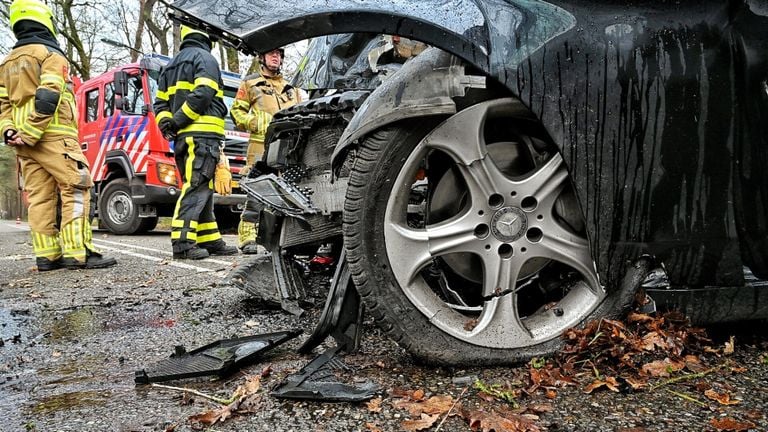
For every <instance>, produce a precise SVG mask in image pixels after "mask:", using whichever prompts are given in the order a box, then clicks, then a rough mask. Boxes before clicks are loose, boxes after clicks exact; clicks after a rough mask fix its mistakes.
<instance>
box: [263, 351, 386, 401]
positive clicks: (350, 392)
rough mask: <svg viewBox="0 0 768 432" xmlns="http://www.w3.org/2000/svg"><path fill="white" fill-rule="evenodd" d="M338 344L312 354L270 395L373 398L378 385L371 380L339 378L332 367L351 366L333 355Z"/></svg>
mask: <svg viewBox="0 0 768 432" xmlns="http://www.w3.org/2000/svg"><path fill="white" fill-rule="evenodd" d="M341 350H342V347H341V346H337V347H334V348H330V349H328V350H326V351H325V352H323V353H322V354H320V355H318V356H317V357H315V358H314V359H313V360H312V361H311V362H309V364H307V365H306V366H304V367H303V368H301V370H300V371H299V372H298V373H295V374H293V375H289V376H288V377H286V378H285V380H283V382H282V383H280V385H279V386H278V387H277V388H275V390H273V391H272V393H271V395H272V396H274V397H278V398H284V399H309V400H316V401H326V402H360V401H365V400H368V399H371V398H373V397H374V396H375V395H376V392H378V391H379V390H380V389H381V387H380V386H379V385H377V384H375V383H372V382H370V381H366V382H364V383H361V384H357V385H352V384H345V383H343V382H341V381H339V380H338V379H337V378H336V376H335V375H334V373H333V371H334V370H344V371H350V370H352V369H351V368H350V367H349V366H348V365H347V364H346V363H344V362H343V361H342V360H340V359H338V358H337V357H336V355H337V354H338V353H339V352H340V351H341Z"/></svg>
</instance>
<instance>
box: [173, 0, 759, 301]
mask: <svg viewBox="0 0 768 432" xmlns="http://www.w3.org/2000/svg"><path fill="white" fill-rule="evenodd" d="M174 7H175V8H177V9H179V10H180V11H181V12H182V15H183V17H182V20H186V21H187V22H190V23H193V24H195V23H196V24H197V25H202V26H203V27H206V28H207V29H209V31H211V32H213V33H222V31H223V32H226V33H228V34H229V36H230V39H231V40H233V41H236V42H239V43H240V45H241V48H244V49H250V50H251V51H252V52H254V51H263V50H266V49H270V48H274V47H276V46H280V45H284V44H286V43H288V42H293V41H297V40H301V39H306V38H310V37H314V36H319V35H323V34H331V33H350V32H356V31H357V32H371V31H375V32H376V33H385V34H399V35H402V36H406V37H409V38H412V39H416V40H421V41H423V42H426V43H428V44H431V45H434V46H437V47H440V48H442V49H444V50H446V51H448V52H450V53H452V54H455V55H457V56H458V57H461V58H462V59H464V60H466V61H468V62H469V63H471V64H472V65H474V66H475V67H477V68H478V69H480V70H482V71H483V72H485V73H487V74H488V75H489V76H490V77H491V78H494V79H496V80H498V81H499V82H500V83H501V84H503V85H504V86H506V88H507V89H509V91H511V92H512V93H513V94H514V95H515V96H517V97H518V98H519V99H520V100H522V101H523V102H524V103H525V104H526V105H527V106H528V107H529V108H530V109H531V110H532V111H533V112H534V113H535V114H536V115H537V116H538V117H539V119H540V120H541V122H542V123H543V124H544V126H545V127H546V129H547V131H548V132H549V134H550V136H551V137H552V139H553V140H554V142H555V143H556V144H557V145H558V146H559V147H560V150H561V152H562V155H563V158H564V160H565V162H566V163H567V164H568V167H569V171H570V173H571V176H572V179H573V181H574V184H575V187H576V191H577V195H578V198H579V201H580V204H581V207H582V209H583V212H584V215H585V217H586V221H587V227H588V233H589V238H590V243H591V248H592V251H593V257H594V260H595V263H596V265H597V269H598V272H599V274H600V277H601V280H602V282H603V283H606V284H608V285H610V284H612V283H615V282H616V281H617V280H618V279H619V278H620V277H621V275H622V274H623V271H624V267H625V265H626V263H628V262H632V261H634V260H635V259H636V258H637V257H639V256H641V255H643V254H652V255H654V256H656V257H658V258H659V259H660V260H662V261H663V262H664V264H665V267H666V270H667V272H668V275H669V279H670V281H671V283H672V285H673V286H675V287H704V286H743V285H744V266H746V267H749V269H751V271H752V272H753V273H754V274H755V275H756V276H757V277H759V278H768V173H767V172H766V171H767V170H766V166H768V84H767V83H766V80H768V1H766V0H729V1H721V0H718V1H714V0H705V1H692V0H680V1H674V2H673V1H658V0H653V1H650V0H649V1H632V2H630V1H615V2H614V1H611V2H608V1H578V2H577V1H570V2H566V1H550V2H544V1H537V0H507V1H502V0H473V1H472V0H452V1H451V0H420V1H418V2H410V1H406V0H375V1H364V0H328V1H323V2H316V1H314V0H312V1H310V0H294V1H291V2H285V3H275V2H266V1H261V0H220V1H211V0H178V1H176V2H175V3H174Z"/></svg>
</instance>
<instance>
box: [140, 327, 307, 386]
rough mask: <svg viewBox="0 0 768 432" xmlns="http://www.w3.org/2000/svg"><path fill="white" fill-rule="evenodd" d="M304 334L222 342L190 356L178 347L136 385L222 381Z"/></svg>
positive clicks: (144, 372)
mask: <svg viewBox="0 0 768 432" xmlns="http://www.w3.org/2000/svg"><path fill="white" fill-rule="evenodd" d="M301 333H302V332H301V330H290V331H281V332H275V333H267V334H262V335H254V336H246V337H241V338H236V339H222V340H219V341H216V342H213V343H211V344H208V345H205V346H203V347H201V348H198V349H196V350H194V351H190V352H186V350H185V349H184V348H183V347H176V353H175V354H173V355H172V356H171V358H169V359H166V360H163V361H161V362H158V363H157V364H155V365H153V366H152V367H151V368H149V369H142V370H139V371H136V373H135V376H134V382H136V384H148V383H151V382H161V381H170V380H176V379H182V378H192V377H201V376H208V375H217V376H218V377H219V378H222V377H224V376H226V375H228V374H229V373H231V372H234V371H235V370H237V369H240V368H243V367H245V366H248V365H250V364H252V363H254V362H255V361H256V360H257V359H258V358H259V356H261V355H262V354H264V353H265V352H267V351H269V350H271V349H272V348H275V347H277V346H278V345H281V344H283V343H285V342H287V341H289V340H291V339H293V338H295V337H297V336H299V335H300V334H301Z"/></svg>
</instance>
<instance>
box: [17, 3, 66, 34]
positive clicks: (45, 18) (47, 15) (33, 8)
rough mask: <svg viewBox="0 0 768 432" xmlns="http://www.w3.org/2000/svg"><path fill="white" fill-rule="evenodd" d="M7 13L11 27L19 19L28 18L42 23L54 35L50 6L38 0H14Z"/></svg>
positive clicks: (54, 28)
mask: <svg viewBox="0 0 768 432" xmlns="http://www.w3.org/2000/svg"><path fill="white" fill-rule="evenodd" d="M8 14H9V15H10V18H11V19H10V21H11V29H13V27H14V26H16V23H18V22H19V21H23V20H30V21H35V22H38V23H40V24H42V25H44V26H45V27H46V28H47V29H48V30H50V31H51V34H53V35H56V26H54V25H53V13H52V12H51V8H49V7H48V6H47V5H46V4H45V3H43V2H42V1H40V0H14V2H13V3H11V7H10V8H9V9H8Z"/></svg>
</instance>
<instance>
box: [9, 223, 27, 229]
mask: <svg viewBox="0 0 768 432" xmlns="http://www.w3.org/2000/svg"><path fill="white" fill-rule="evenodd" d="M4 225H5V226H9V227H11V228H16V229H17V230H24V231H27V230H29V227H28V226H26V225H16V224H9V223H7V224H4Z"/></svg>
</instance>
